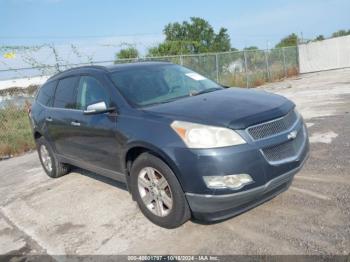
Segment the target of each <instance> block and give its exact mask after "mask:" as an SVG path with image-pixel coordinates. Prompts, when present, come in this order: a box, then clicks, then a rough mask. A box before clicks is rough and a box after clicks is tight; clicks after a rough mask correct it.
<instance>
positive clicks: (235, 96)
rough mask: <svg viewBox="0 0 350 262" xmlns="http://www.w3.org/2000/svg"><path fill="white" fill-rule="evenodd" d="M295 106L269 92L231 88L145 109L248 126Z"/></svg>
mask: <svg viewBox="0 0 350 262" xmlns="http://www.w3.org/2000/svg"><path fill="white" fill-rule="evenodd" d="M294 106H295V105H294V103H293V102H291V101H290V100H288V99H286V98H285V97H282V96H279V95H275V94H271V93H268V92H265V91H256V90H247V89H243V88H228V89H223V90H219V91H215V92H210V93H205V94H201V95H198V96H190V97H186V98H182V99H179V100H175V101H173V102H169V103H164V104H158V105H153V106H150V107H147V108H145V109H144V110H145V111H147V112H149V113H152V114H155V115H157V116H162V117H167V118H171V119H172V120H182V121H191V122H196V123H203V124H210V125H218V126H225V127H229V128H233V129H244V128H246V127H248V126H251V125H254V124H257V123H261V122H265V121H268V120H271V119H274V118H278V117H281V116H283V115H285V114H287V113H288V112H289V111H290V110H292V109H293V108H294Z"/></svg>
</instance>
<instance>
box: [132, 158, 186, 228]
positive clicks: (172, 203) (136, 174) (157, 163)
mask: <svg viewBox="0 0 350 262" xmlns="http://www.w3.org/2000/svg"><path fill="white" fill-rule="evenodd" d="M130 175H131V180H130V181H131V191H132V194H133V196H134V198H135V199H136V201H137V203H138V205H139V207H140V209H141V211H142V213H143V214H144V215H145V216H146V217H147V218H148V219H149V220H151V221H152V222H153V223H154V224H156V225H158V226H161V227H164V228H175V227H178V226H180V225H182V224H183V223H184V222H186V221H187V220H188V219H189V218H190V216H191V212H190V210H189V207H188V204H187V200H186V198H185V195H184V193H183V191H182V188H181V186H180V184H179V182H178V180H177V178H176V176H175V175H174V173H173V172H172V170H171V169H170V168H169V167H168V165H167V164H166V163H164V162H163V161H162V160H161V159H160V158H158V157H156V156H154V155H152V154H150V153H143V154H141V155H140V156H139V157H138V158H137V159H136V160H135V162H134V163H133V165H132V168H131V174H130Z"/></svg>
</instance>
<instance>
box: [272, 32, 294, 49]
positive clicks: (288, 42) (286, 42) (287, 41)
mask: <svg viewBox="0 0 350 262" xmlns="http://www.w3.org/2000/svg"><path fill="white" fill-rule="evenodd" d="M296 45H298V36H297V35H296V34H295V33H292V34H290V35H288V36H286V37H285V38H282V40H281V41H280V42H279V43H278V44H277V45H276V48H280V47H287V46H296Z"/></svg>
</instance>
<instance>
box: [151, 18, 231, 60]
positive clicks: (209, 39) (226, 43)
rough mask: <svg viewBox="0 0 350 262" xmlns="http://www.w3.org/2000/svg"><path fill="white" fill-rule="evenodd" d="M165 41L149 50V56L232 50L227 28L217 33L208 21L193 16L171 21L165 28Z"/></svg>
mask: <svg viewBox="0 0 350 262" xmlns="http://www.w3.org/2000/svg"><path fill="white" fill-rule="evenodd" d="M163 32H164V34H165V41H164V42H163V43H161V44H159V45H158V46H156V47H153V48H150V49H149V50H148V56H166V55H180V54H199V53H208V52H225V51H230V50H231V44H230V37H229V35H228V33H227V29H226V28H220V30H219V32H218V33H215V31H214V29H213V27H212V26H211V25H210V24H209V23H208V21H206V20H204V19H202V18H199V17H191V18H190V22H187V21H183V22H182V23H178V22H176V23H169V24H168V25H166V26H165V28H164V30H163Z"/></svg>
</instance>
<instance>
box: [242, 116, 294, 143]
mask: <svg viewBox="0 0 350 262" xmlns="http://www.w3.org/2000/svg"><path fill="white" fill-rule="evenodd" d="M297 118H298V117H297V114H296V113H295V111H294V110H292V111H290V112H289V113H288V114H286V115H285V116H283V117H281V118H277V119H274V120H272V121H268V122H265V123H262V124H258V125H254V126H251V127H248V129H247V131H248V133H249V134H250V136H251V137H252V138H253V139H254V140H260V139H263V138H266V137H270V136H273V135H276V134H278V133H282V132H284V131H286V130H288V129H290V128H291V127H292V126H293V125H294V123H295V122H296V121H297Z"/></svg>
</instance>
